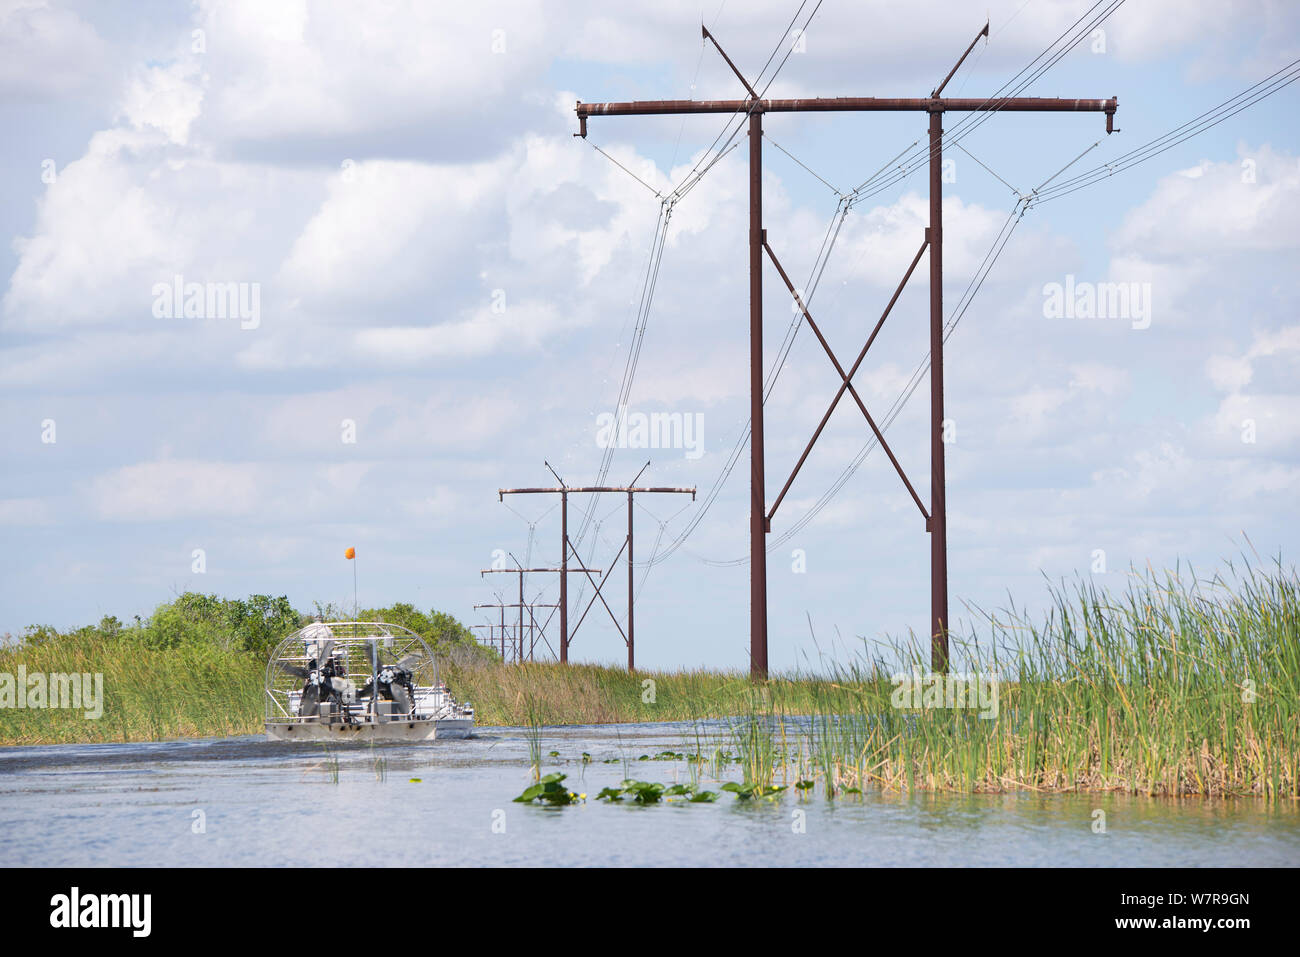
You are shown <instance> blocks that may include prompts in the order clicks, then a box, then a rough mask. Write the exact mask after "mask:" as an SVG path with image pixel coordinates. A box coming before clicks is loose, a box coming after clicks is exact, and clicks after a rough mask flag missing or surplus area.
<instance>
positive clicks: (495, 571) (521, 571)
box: [476, 555, 600, 648]
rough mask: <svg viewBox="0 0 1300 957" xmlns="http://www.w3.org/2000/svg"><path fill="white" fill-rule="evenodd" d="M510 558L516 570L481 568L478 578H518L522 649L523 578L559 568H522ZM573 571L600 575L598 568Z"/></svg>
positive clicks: (543, 606) (555, 570) (512, 557)
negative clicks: (499, 576) (504, 574)
mask: <svg viewBox="0 0 1300 957" xmlns="http://www.w3.org/2000/svg"><path fill="white" fill-rule="evenodd" d="M510 557H511V559H513V560H514V563H515V565H516V566H518V567H516V568H483V569H480V570H479V577H480V578H482V577H483V576H484V575H496V574H501V573H503V572H504V573H506V574H510V575H518V576H519V603H518V604H519V631H518V635H519V642H520V648H522V647H523V633H524V608H525V604H524V576H525V575H527V574H531V573H534V572H536V573H539V574H541V573H546V572H557V573H558V572H560V571H561V569H559V568H524V567H523V566H522V565H520V564H519V559H517V558H515V556H514V555H511V556H510ZM573 570H574V571H581V572H586V573H588V574H589V575H590V574H593V573H594V574H597V575H599V574H600V569H599V568H575V569H573ZM476 607H477V606H476ZM527 607H528V608H529V609H532V608H554V607H556V606H555V605H538V604H533V605H529V606H527ZM531 613H532V612H531V610H530V612H529V614H530V615H531Z"/></svg>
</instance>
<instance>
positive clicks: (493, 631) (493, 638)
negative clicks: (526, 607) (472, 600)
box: [470, 605, 506, 661]
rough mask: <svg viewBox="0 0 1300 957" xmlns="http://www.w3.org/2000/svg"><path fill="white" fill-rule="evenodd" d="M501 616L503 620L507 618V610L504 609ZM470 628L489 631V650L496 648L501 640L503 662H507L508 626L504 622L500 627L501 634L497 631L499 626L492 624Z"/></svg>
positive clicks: (471, 626)
mask: <svg viewBox="0 0 1300 957" xmlns="http://www.w3.org/2000/svg"><path fill="white" fill-rule="evenodd" d="M474 607H476V608H477V607H478V606H477V605H475V606H474ZM492 607H495V606H492ZM501 616H502V617H503V618H504V617H505V609H504V608H503V609H501ZM470 628H486V629H487V630H488V636H487V646H488V647H489V648H492V647H495V646H496V645H497V644H498V639H499V643H500V646H501V649H500V650H501V660H502V661H505V660H506V626H505V622H502V623H501V625H500V631H499V632H498V630H497V629H498V626H497V625H494V624H492V623H491V622H488V623H487V624H485V625H470Z"/></svg>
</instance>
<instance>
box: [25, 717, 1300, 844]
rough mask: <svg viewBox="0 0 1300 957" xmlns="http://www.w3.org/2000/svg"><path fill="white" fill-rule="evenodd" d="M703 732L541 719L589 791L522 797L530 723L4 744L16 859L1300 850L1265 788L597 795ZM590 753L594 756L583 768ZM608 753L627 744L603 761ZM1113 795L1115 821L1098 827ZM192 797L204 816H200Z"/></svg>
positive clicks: (550, 744)
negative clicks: (1192, 794) (311, 738)
mask: <svg viewBox="0 0 1300 957" xmlns="http://www.w3.org/2000/svg"><path fill="white" fill-rule="evenodd" d="M693 733H694V727H693V726H688V725H677V724H640V725H617V726H615V725H606V726H593V727H567V728H548V729H545V730H544V732H543V738H542V751H543V753H546V752H548V751H558V752H559V757H548V758H546V759H545V764H546V767H545V769H544V770H545V771H548V772H549V771H552V770H559V771H563V772H564V773H566V774H568V775H569V778H568V780H567V781H566V783H567V784H569V785H570V786H571V788H572V789H573V790H575V791H579V792H586V793H587V794H588V795H589V801H588V803H586V804H585V805H578V806H572V807H566V808H543V807H532V806H524V805H520V804H514V803H512V802H511V798H513V797H514V796H515V795H517V794H518V793H519V792H520V791H521V790H522V789H523V788H524V787H526V786H527V785H528V784H529V783H530V777H529V772H528V742H527V739H526V737H525V734H524V731H523V730H521V729H518V728H484V729H480V730H479V732H478V733H477V736H476V737H474V738H471V739H468V740H463V741H437V742H431V743H428V744H421V745H412V746H388V747H382V748H378V749H372V748H368V747H365V746H353V747H344V748H334V749H333V750H332V751H331V752H330V755H332V756H333V757H336V758H337V761H338V763H337V781H336V780H335V773H334V767H335V766H334V763H333V760H332V759H331V758H330V756H329V755H327V754H326V752H325V751H324V749H323V748H322V747H321V746H319V745H317V746H314V747H313V746H304V745H284V744H276V743H271V742H267V741H263V740H262V739H261V738H258V737H247V738H228V739H220V740H200V741H183V742H168V743H156V744H103V745H60V746H44V747H21V748H5V749H0V828H2V829H3V834H4V841H3V844H0V864H3V865H38V866H39V865H74V866H122V865H161V866H169V867H171V866H184V865H232V864H241V865H276V866H280V865H294V866H321V865H324V864H329V865H339V864H342V865H346V864H348V863H352V862H355V863H357V864H381V865H417V866H423V865H479V864H485V865H495V864H530V865H704V866H710V865H757V866H763V865H802V866H809V865H830V866H837V865H937V866H943V867H961V866H968V865H978V866H986V865H1028V866H1038V865H1065V866H1100V867H1106V866H1134V865H1152V866H1182V865H1193V866H1195V865H1205V866H1224V865H1229V866H1230V865H1243V864H1260V865H1288V866H1297V865H1300V812H1297V809H1296V808H1295V807H1293V806H1290V805H1288V806H1284V807H1282V808H1280V809H1274V810H1268V809H1266V808H1265V806H1264V804H1263V803H1262V802H1256V801H1245V800H1236V801H1203V800H1199V799H1198V800H1181V801H1171V800H1148V799H1137V798H1128V797H1121V796H1078V795H1036V794H1016V795H975V796H919V797H906V796H898V795H888V796H880V795H866V796H863V797H861V798H856V797H853V798H848V799H839V800H835V801H828V800H826V798H825V797H824V796H823V795H822V794H821V792H820V789H818V791H817V793H816V795H815V796H814V797H812V798H810V799H807V800H800V799H799V798H798V797H796V796H795V795H793V794H790V793H789V792H787V793H786V794H785V795H784V796H783V797H782V799H781V800H778V801H759V802H749V803H740V802H737V801H736V800H735V798H734V797H732V796H731V795H730V794H725V793H724V794H723V795H722V796H721V797H720V798H719V800H718V803H716V804H684V803H676V802H675V803H671V804H661V805H655V806H648V807H638V806H635V805H631V804H627V803H624V804H614V805H609V804H605V803H603V802H599V801H596V800H595V799H594V797H595V794H596V793H597V792H598V791H599V790H600V789H601V788H602V787H604V786H606V785H613V784H617V783H618V782H619V781H620V780H622V779H623V778H624V777H627V776H630V777H635V778H638V779H640V780H646V781H662V782H665V783H672V782H675V781H683V782H685V781H687V780H689V777H688V773H687V765H686V763H685V762H682V761H637V760H636V759H637V758H638V757H640V756H641V755H643V754H656V753H658V752H661V751H665V750H672V751H683V752H688V753H689V752H691V751H694V750H695V744H694V737H693ZM584 751H585V752H588V753H589V754H590V755H591V761H592V763H590V764H587V765H585V766H584V764H583V763H582V760H581V756H582V753H583V752H584ZM377 758H382V759H383V765H384V766H383V767H379V766H377V760H376V759H377ZM609 758H618V759H620V760H619V761H618V763H613V764H605V763H602V762H603V761H605V760H606V759H609ZM624 761H629V762H630V764H627V765H625V764H624ZM705 777H706V780H705V784H706V786H711V787H712V789H714V790H716V789H717V782H716V781H714V780H712V779H711V778H710V777H709V775H708V774H707V773H706V776H705ZM412 778H419V779H420V781H419V782H418V783H417V782H413V781H412V780H411V779H412ZM1098 809H1100V810H1102V811H1104V812H1105V823H1106V832H1105V833H1104V834H1098V833H1094V831H1093V827H1092V824H1093V821H1094V811H1095V810H1098ZM196 811H201V812H202V818H203V822H204V825H205V830H204V831H203V833H195V831H194V825H195V822H196V821H197V820H198V817H199V816H198V815H196V813H195V812H196ZM798 811H802V812H803V815H802V816H801V815H799V814H798V813H796V812H798ZM494 822H496V824H497V828H496V830H494V827H493V825H494ZM502 822H503V823H504V833H498V831H499V830H500V828H501V824H502ZM800 825H801V826H802V827H800Z"/></svg>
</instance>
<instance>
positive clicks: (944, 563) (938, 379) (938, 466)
mask: <svg viewBox="0 0 1300 957" xmlns="http://www.w3.org/2000/svg"><path fill="white" fill-rule="evenodd" d="M927 235H928V238H929V240H930V667H931V668H933V669H934V670H935V671H937V672H947V670H948V515H947V507H946V505H945V502H944V461H943V107H942V105H941V104H940V102H939V101H938V100H935V102H934V105H933V106H932V107H931V109H930V229H929V231H928V233H927Z"/></svg>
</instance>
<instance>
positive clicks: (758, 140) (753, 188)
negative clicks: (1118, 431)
mask: <svg viewBox="0 0 1300 957" xmlns="http://www.w3.org/2000/svg"><path fill="white" fill-rule="evenodd" d="M701 29H703V33H704V38H705V39H706V40H709V41H711V42H712V43H713V45H714V46H715V47H716V48H717V50H718V52H719V53H720V54H721V55H722V58H723V59H724V60H725V61H726V62H727V66H729V67H731V70H732V72H734V73H735V74H736V76H737V78H739V80H740V82H741V83H742V84H743V85H744V87H745V90H746V92H747V93H748V94H749V95H748V97H747V98H746V99H743V100H637V101H633V102H626V103H583V102H582V101H581V100H579V101H578V104H577V114H578V130H579V131H578V132H577V133H575V134H574V135H575V136H582V137H585V136H586V135H587V120H588V118H589V117H593V116H646V115H661V114H666V113H673V114H676V113H745V114H747V115H748V116H749V408H750V420H751V426H752V433H751V436H750V443H749V450H750V500H749V514H750V522H749V556H750V609H749V622H750V626H749V627H750V632H749V643H750V673H751V674H752V675H753V677H755V678H765V677H767V550H766V547H765V544H766V540H765V535H766V533H768V532H770V531H771V530H772V516H773V515H775V514H776V506H777V505H779V504H780V502H781V498H782V497H784V495H785V492H786V490H787V489H789V487H790V483H791V482H793V481H794V476H795V474H797V473H798V471H799V468H800V466H802V465H803V461H804V459H805V458H807V456H808V452H809V450H811V448H812V445H813V443H814V442H816V441H817V437H818V436H819V435H820V434H821V430H822V427H823V426H825V425H826V420H827V419H829V417H830V414H831V412H832V411H834V408H835V405H836V403H838V402H839V399H840V396H842V395H843V394H844V392H845V391H846V390H847V391H848V392H849V393H850V394H851V395H852V396H853V399H854V401H855V402H856V404H857V406H858V408H859V409H860V410H861V411H862V414H863V416H865V417H866V420H867V424H868V425H869V426H870V427H871V431H872V433H873V434H874V435H875V438H876V441H877V442H879V443H880V447H881V448H882V449H884V450H885V453H886V454H887V455H888V456H889V460H890V462H891V463H893V465H894V468H895V469H896V470H897V471H898V474H899V475H900V476H901V477H902V479H903V483H904V484H905V485H906V486H907V490H908V491H909V492H910V493H911V495H912V498H913V499H914V500H915V501H916V504H917V506H918V507H919V508H920V510H921V514H922V516H923V517H924V518H925V529H926V531H927V532H929V533H930V636H931V651H930V658H931V666H932V667H933V668H934V669H935V670H936V671H946V670H947V668H948V520H947V505H946V501H945V488H944V455H943V452H944V449H943V207H942V199H943V180H942V166H943V115H944V113H947V112H985V111H993V112H997V111H1003V110H1006V111H1014V112H1094V113H1105V114H1106V132H1107V133H1110V132H1112V129H1113V121H1114V116H1115V110H1116V109H1117V108H1118V101H1117V99H1116V98H1115V97H1111V98H1110V99H1108V100H1081V99H1057V98H1051V97H1038V96H1005V97H996V96H995V97H989V98H988V99H984V100H981V99H974V98H968V99H957V98H951V97H949V98H944V97H941V96H940V94H941V93H942V92H943V88H944V87H945V86H947V84H948V81H949V80H951V79H952V77H953V74H954V73H956V72H957V68H958V67H960V66H961V65H962V63H963V62H964V61H965V59H966V57H967V56H969V55H970V52H971V50H972V49H974V47H975V44H976V43H977V42H978V41H979V38H980V37H987V36H988V32H989V28H988V24H985V25H984V29H983V30H981V31H980V32H979V33H978V34H977V35H976V37H975V39H974V40H972V41H971V44H970V46H968V47H967V48H966V52H965V53H963V54H962V55H961V59H959V60H958V61H957V64H956V66H954V67H953V68H952V69H951V70H949V71H948V75H947V76H946V77H944V79H943V82H942V83H940V84H939V85H938V86H937V87H936V88H935V89H934V91H933V92H932V93H931V94H930V96H929V97H923V98H916V99H906V98H903V99H900V98H885V99H882V98H877V97H861V96H841V97H812V98H809V99H797V100H774V99H762V98H760V97H759V95H758V93H757V92H755V90H754V88H753V87H752V86H750V84H749V81H748V80H746V79H745V77H744V76H743V75H742V74H741V72H740V70H738V69H737V68H736V65H735V64H734V63H732V62H731V58H730V57H728V56H727V54H726V53H725V52H724V51H723V49H722V47H721V46H719V45H718V41H717V40H716V39H714V37H713V35H712V34H711V33H709V31H708V29H706V28H701ZM896 111H915V112H920V113H929V114H930V157H929V158H930V225H929V228H927V229H926V231H925V240H924V242H923V243H922V244H921V251H920V252H918V253H917V255H916V258H915V259H913V260H912V265H911V266H910V267H909V268H908V270H907V274H906V275H905V276H904V277H903V282H902V283H901V284H900V285H899V287H898V291H897V292H895V293H894V298H893V299H891V300H890V302H889V306H887V307H886V308H885V313H884V315H882V316H881V317H880V321H879V322H877V323H876V328H875V330H873V331H872V333H871V337H870V338H868V339H867V345H866V346H864V347H863V348H862V352H861V353H860V354H859V355H858V360H857V362H855V363H854V364H853V367H852V368H851V369H850V370H849V371H848V372H845V371H844V369H843V367H842V366H841V365H840V363H839V360H838V359H836V358H835V354H834V353H833V352H832V351H831V348H830V346H829V345H828V344H827V342H826V339H825V338H824V337H823V336H822V334H821V331H820V330H819V329H818V328H817V326H816V324H815V323H814V322H813V318H812V316H811V315H810V314H809V312H808V309H807V307H806V306H805V305H804V303H803V301H802V299H801V298H800V296H799V294H798V292H796V290H795V288H794V286H793V284H792V283H791V282H790V280H789V278H788V277H787V276H786V273H785V270H784V269H783V268H782V267H781V264H780V263H779V262H778V261H777V258H776V254H775V253H774V252H772V247H771V246H770V245H768V242H767V230H765V229H764V228H763V178H762V176H763V114H764V113H806V112H896ZM927 248H928V249H929V250H930V510H929V511H928V512H927V511H926V509H925V506H924V505H922V503H921V500H920V498H919V497H918V496H917V494H916V491H915V490H914V489H913V488H912V483H911V482H909V481H908V480H907V476H906V475H904V474H903V470H902V467H901V466H900V465H899V464H898V460H897V459H896V458H895V457H894V453H893V452H892V451H891V450H890V448H889V445H888V444H887V443H886V442H885V437H884V436H883V435H882V434H881V432H880V429H879V428H878V427H877V426H876V423H875V421H874V420H873V419H872V418H871V415H870V414H869V413H868V412H867V408H866V405H865V404H864V403H863V402H862V399H861V397H860V396H859V395H858V393H857V390H856V389H854V387H853V385H852V384H851V379H852V377H853V374H854V372H856V371H857V368H858V365H859V364H860V363H861V362H862V359H863V357H865V355H866V352H867V349H868V348H869V347H870V345H871V342H872V340H873V339H874V338H875V335H876V333H877V332H879V331H880V326H881V324H882V323H884V321H885V316H887V315H888V314H889V310H890V308H892V307H893V305H894V301H896V300H897V299H898V296H899V294H900V293H901V292H902V290H903V287H904V286H905V285H906V284H907V280H908V278H909V277H910V276H911V275H912V270H913V269H915V268H916V264H917V262H918V261H919V260H920V257H921V253H922V252H924V251H925V250H926V249H927ZM764 252H766V253H767V256H768V258H769V259H771V260H772V265H774V266H775V267H776V269H777V272H778V273H780V275H781V279H782V280H783V281H784V283H785V285H786V287H787V288H788V289H789V290H790V293H791V295H793V296H794V299H795V302H796V303H797V304H798V306H799V308H800V310H801V312H802V313H803V318H804V319H805V320H807V322H808V326H809V328H810V329H812V331H813V333H814V334H815V335H816V337H817V339H818V341H819V342H820V343H821V345H822V348H823V349H825V351H826V354H827V355H828V356H829V357H830V360H831V363H832V364H833V365H834V366H835V371H836V373H837V374H838V376H839V379H840V380H841V381H840V386H839V392H838V393H837V394H836V397H835V400H834V401H833V402H832V403H831V408H830V409H829V410H828V411H827V413H826V416H825V417H824V418H823V419H822V423H821V425H819V426H818V427H817V432H816V434H814V435H813V438H812V441H810V442H809V443H808V448H807V449H805V450H804V454H803V456H802V457H801V458H800V459H799V462H798V464H797V465H796V466H795V468H794V472H793V473H792V474H791V476H790V479H789V481H787V482H786V485H785V488H783V489H782V490H781V495H780V496H778V497H777V501H776V504H774V505H773V506H772V509H771V511H768V510H767V498H766V489H765V484H764V483H765V476H764V469H765V465H764V457H763V254H764ZM561 601H563V599H561Z"/></svg>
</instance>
